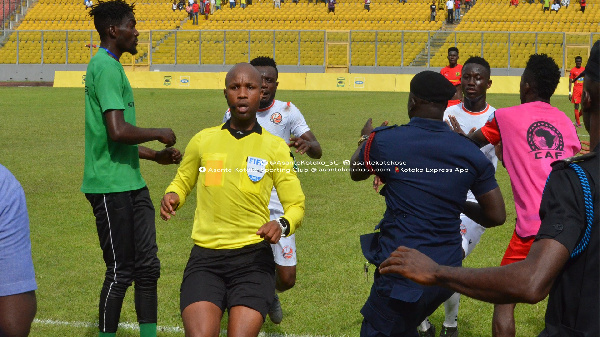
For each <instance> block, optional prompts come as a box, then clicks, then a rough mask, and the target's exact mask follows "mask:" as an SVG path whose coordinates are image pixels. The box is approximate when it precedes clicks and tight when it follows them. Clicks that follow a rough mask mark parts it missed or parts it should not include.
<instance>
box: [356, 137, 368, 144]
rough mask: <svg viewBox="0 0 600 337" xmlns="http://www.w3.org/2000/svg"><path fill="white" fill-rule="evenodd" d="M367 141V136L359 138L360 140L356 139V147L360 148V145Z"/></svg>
mask: <svg viewBox="0 0 600 337" xmlns="http://www.w3.org/2000/svg"><path fill="white" fill-rule="evenodd" d="M367 139H369V135H362V136H360V138H359V139H358V146H360V144H362V143H364V142H365V141H366V140H367Z"/></svg>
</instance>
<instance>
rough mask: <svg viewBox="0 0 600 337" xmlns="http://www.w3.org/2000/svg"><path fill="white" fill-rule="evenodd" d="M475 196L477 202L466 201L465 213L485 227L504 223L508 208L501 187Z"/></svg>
mask: <svg viewBox="0 0 600 337" xmlns="http://www.w3.org/2000/svg"><path fill="white" fill-rule="evenodd" d="M475 198H476V199H477V202H471V201H467V202H466V203H465V208H464V213H465V215H466V216H468V217H469V218H471V219H472V220H473V221H475V222H477V223H478V224H480V225H482V226H483V227H485V228H490V227H496V226H500V225H502V224H504V221H505V220H506V208H505V207H504V198H502V192H500V188H499V187H496V188H494V189H493V190H491V191H489V192H487V193H485V194H483V195H480V196H478V197H475Z"/></svg>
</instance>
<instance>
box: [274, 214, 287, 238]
mask: <svg viewBox="0 0 600 337" xmlns="http://www.w3.org/2000/svg"><path fill="white" fill-rule="evenodd" d="M275 221H277V223H278V224H279V227H280V228H281V237H282V238H284V237H286V236H288V235H289V234H290V222H289V221H287V219H286V218H284V217H280V218H279V219H277V220H275Z"/></svg>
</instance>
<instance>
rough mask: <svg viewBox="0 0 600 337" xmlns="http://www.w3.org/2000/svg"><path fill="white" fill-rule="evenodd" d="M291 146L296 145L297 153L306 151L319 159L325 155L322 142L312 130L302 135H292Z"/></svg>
mask: <svg viewBox="0 0 600 337" xmlns="http://www.w3.org/2000/svg"><path fill="white" fill-rule="evenodd" d="M290 146H292V147H295V148H296V152H297V153H300V154H305V153H306V154H307V155H308V156H309V157H311V158H314V159H319V158H321V156H322V155H323V151H322V150H321V144H320V143H319V141H318V140H317V137H315V135H314V134H313V133H312V131H306V132H305V133H303V134H302V135H301V136H300V137H293V136H292V137H290Z"/></svg>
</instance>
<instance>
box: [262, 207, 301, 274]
mask: <svg viewBox="0 0 600 337" xmlns="http://www.w3.org/2000/svg"><path fill="white" fill-rule="evenodd" d="M269 211H270V213H271V214H270V216H269V218H270V220H275V219H278V218H279V217H281V216H283V212H279V211H277V210H273V209H270V210H269ZM271 249H272V250H273V257H275V263H276V264H277V265H279V266H284V267H291V266H295V265H296V264H297V262H298V261H297V258H296V234H292V235H290V236H288V237H285V238H281V239H279V242H277V243H276V244H274V245H271Z"/></svg>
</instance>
